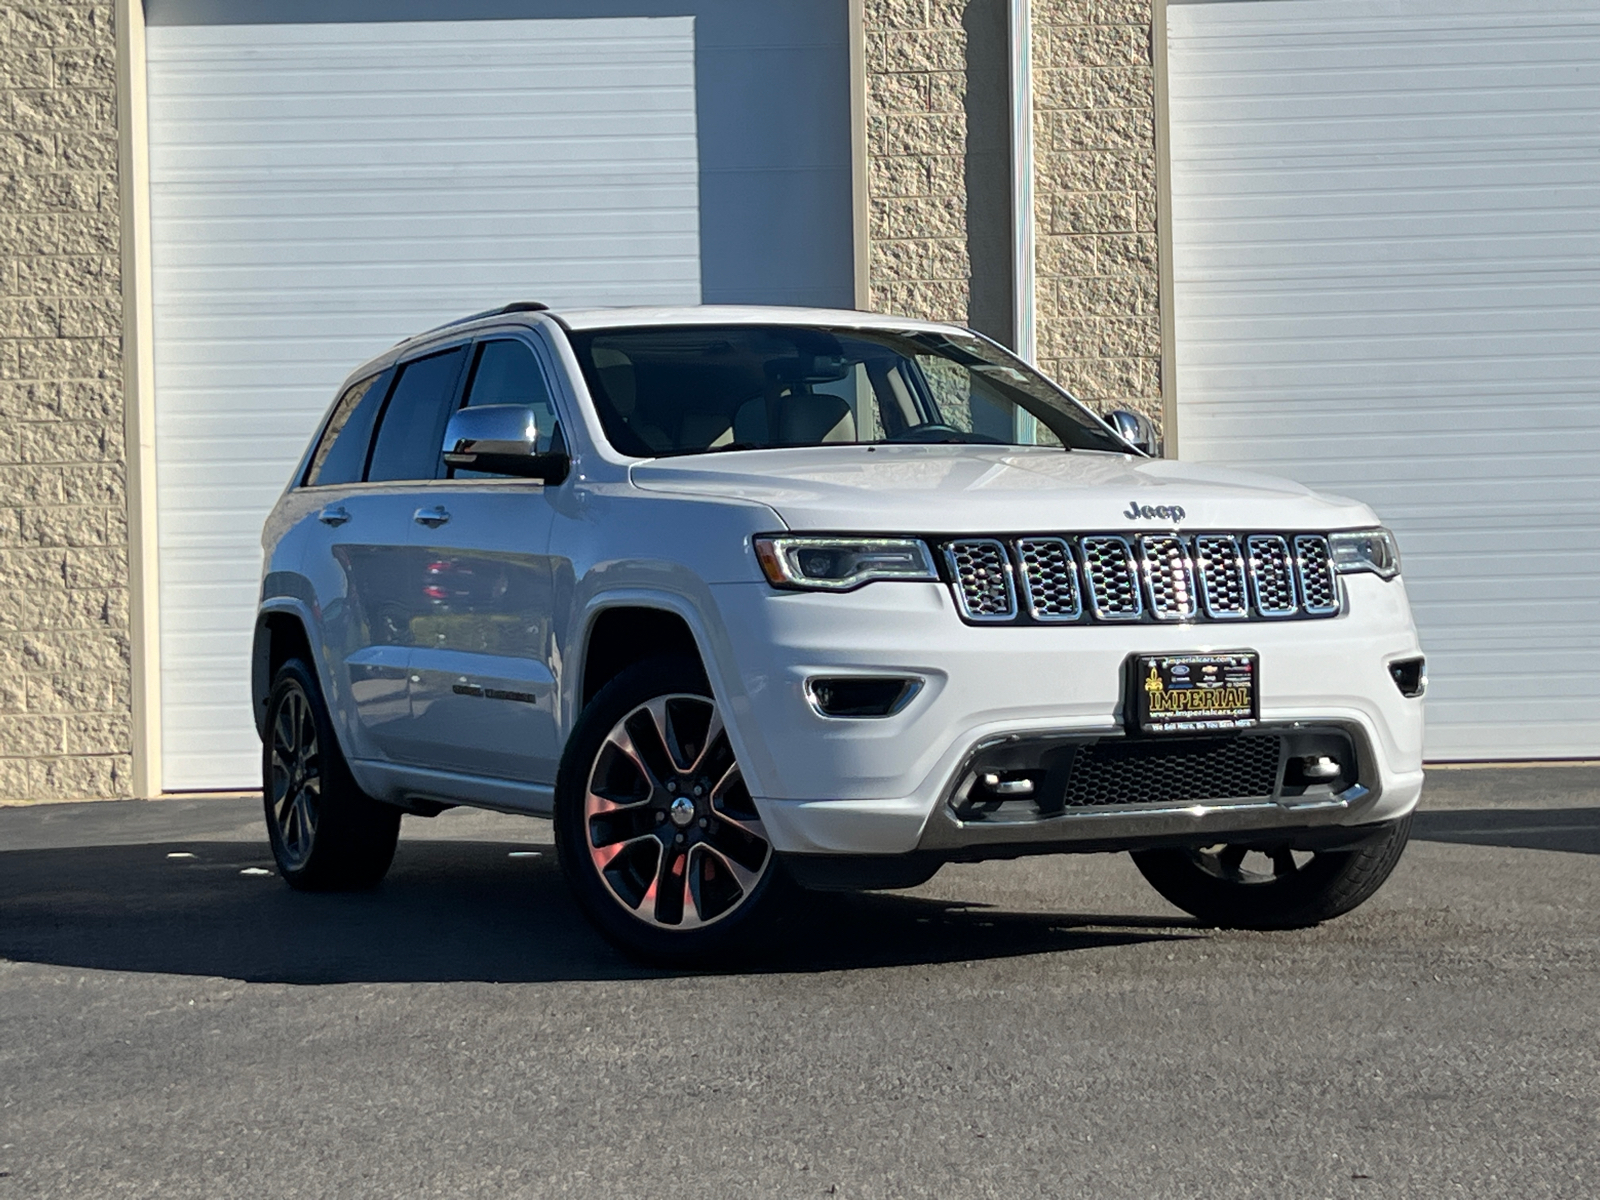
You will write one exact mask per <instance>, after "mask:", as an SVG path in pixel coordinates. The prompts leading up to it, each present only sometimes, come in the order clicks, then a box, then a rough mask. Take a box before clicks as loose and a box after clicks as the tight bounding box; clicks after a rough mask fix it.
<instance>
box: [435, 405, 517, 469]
mask: <svg viewBox="0 0 1600 1200" xmlns="http://www.w3.org/2000/svg"><path fill="white" fill-rule="evenodd" d="M538 452H539V420H538V417H537V416H536V415H535V413H534V411H533V409H531V408H529V407H527V406H526V405H522V404H480V405H479V406H478V407H477V408H463V409H460V410H458V411H457V412H455V413H454V414H453V415H452V416H451V417H450V424H448V425H447V426H445V431H444V460H445V462H447V463H449V464H450V465H451V466H452V467H470V466H473V465H474V463H475V462H476V458H475V456H476V455H479V454H521V455H525V456H526V455H532V454H537V453H538ZM469 458H470V459H471V461H468V459H469Z"/></svg>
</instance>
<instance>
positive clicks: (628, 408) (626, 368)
mask: <svg viewBox="0 0 1600 1200" xmlns="http://www.w3.org/2000/svg"><path fill="white" fill-rule="evenodd" d="M591 354H592V356H593V358H594V365H595V369H596V370H597V371H598V372H599V373H600V386H601V387H603V388H605V391H606V398H607V399H609V400H610V401H611V407H612V408H614V409H616V410H617V415H618V416H620V417H622V418H623V419H624V420H626V419H627V418H629V417H631V416H633V410H634V408H635V407H636V406H637V405H638V402H639V393H638V389H637V386H636V385H635V383H634V379H633V360H632V359H631V358H629V357H628V356H627V355H626V354H624V353H623V352H622V351H621V350H612V349H610V348H609V347H606V346H596V347H595V348H594V349H593V351H591Z"/></svg>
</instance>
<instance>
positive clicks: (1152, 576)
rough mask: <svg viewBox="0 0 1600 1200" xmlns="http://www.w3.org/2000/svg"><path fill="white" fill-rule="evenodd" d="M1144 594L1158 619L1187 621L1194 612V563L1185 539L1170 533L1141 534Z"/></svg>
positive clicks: (1153, 614) (1140, 552)
mask: <svg viewBox="0 0 1600 1200" xmlns="http://www.w3.org/2000/svg"><path fill="white" fill-rule="evenodd" d="M1139 560H1140V566H1141V567H1142V568H1143V570H1142V571H1141V574H1143V576H1144V587H1145V595H1146V596H1147V597H1148V598H1149V601H1150V613H1151V615H1152V616H1154V617H1155V619H1156V620H1158V621H1187V620H1192V619H1193V617H1194V615H1195V611H1196V610H1195V596H1194V565H1193V564H1192V563H1191V562H1190V561H1189V549H1188V547H1187V546H1185V545H1184V544H1183V539H1182V538H1181V537H1178V536H1177V535H1176V534H1171V533H1146V534H1141V535H1140V537H1139Z"/></svg>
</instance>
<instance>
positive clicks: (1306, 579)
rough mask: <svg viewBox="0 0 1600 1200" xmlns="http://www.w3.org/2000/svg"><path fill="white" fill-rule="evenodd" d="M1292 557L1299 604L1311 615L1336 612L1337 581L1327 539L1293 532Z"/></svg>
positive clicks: (1317, 615)
mask: <svg viewBox="0 0 1600 1200" xmlns="http://www.w3.org/2000/svg"><path fill="white" fill-rule="evenodd" d="M1294 559H1295V570H1296V573H1297V574H1298V576H1299V579H1300V604H1301V606H1302V607H1303V608H1304V609H1305V610H1306V612H1307V613H1309V614H1310V615H1311V616H1314V617H1323V616H1332V615H1333V614H1334V613H1336V612H1338V611H1339V581H1338V579H1336V578H1335V577H1334V573H1333V555H1332V554H1331V553H1330V552H1329V550H1328V539H1327V538H1325V537H1322V536H1320V535H1317V534H1306V533H1302V534H1298V535H1296V537H1295V539H1294Z"/></svg>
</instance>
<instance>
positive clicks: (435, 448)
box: [367, 346, 467, 483]
mask: <svg viewBox="0 0 1600 1200" xmlns="http://www.w3.org/2000/svg"><path fill="white" fill-rule="evenodd" d="M466 357H467V348H466V347H465V346H456V347H455V348H454V349H451V350H446V351H444V352H443V353H442V354H430V355H428V356H427V357H426V358H418V359H413V360H412V361H411V362H408V363H406V364H405V365H404V366H403V367H401V369H400V379H399V382H397V383H396V384H395V385H394V391H393V392H392V393H390V396H389V403H388V405H387V406H386V407H385V408H384V410H383V418H382V422H381V424H380V425H379V426H378V438H377V441H376V442H374V443H373V446H372V463H371V465H370V466H369V467H368V468H367V478H368V479H369V480H371V481H372V482H374V483H378V482H382V481H384V480H394V479H434V478H436V477H437V476H438V474H439V467H440V458H439V447H440V444H441V443H442V441H443V439H444V426H445V421H446V420H448V419H449V416H450V412H451V410H452V409H453V408H454V407H455V403H454V402H455V398H456V389H457V385H458V384H459V382H460V380H461V367H462V364H463V363H464V362H465V361H466Z"/></svg>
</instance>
